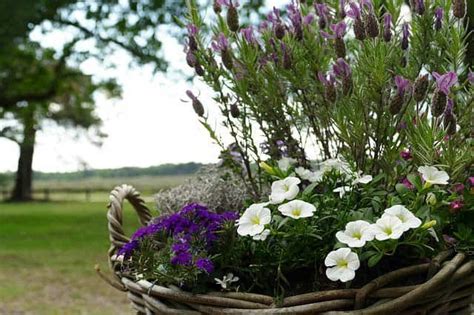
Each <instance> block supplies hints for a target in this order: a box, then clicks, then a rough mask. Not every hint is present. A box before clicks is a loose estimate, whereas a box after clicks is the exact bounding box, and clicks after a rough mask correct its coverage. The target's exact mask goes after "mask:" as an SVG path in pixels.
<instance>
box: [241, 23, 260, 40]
mask: <svg viewBox="0 0 474 315" xmlns="http://www.w3.org/2000/svg"><path fill="white" fill-rule="evenodd" d="M240 32H241V33H242V36H243V37H244V38H245V40H246V41H247V43H249V44H256V43H257V41H256V39H255V36H254V33H253V27H252V26H249V27H246V28H243V29H241V30H240Z"/></svg>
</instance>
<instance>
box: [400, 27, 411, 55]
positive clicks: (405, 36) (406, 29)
mask: <svg viewBox="0 0 474 315" xmlns="http://www.w3.org/2000/svg"><path fill="white" fill-rule="evenodd" d="M409 37H410V26H409V25H408V23H404V24H403V26H402V49H403V50H406V49H408V38H409Z"/></svg>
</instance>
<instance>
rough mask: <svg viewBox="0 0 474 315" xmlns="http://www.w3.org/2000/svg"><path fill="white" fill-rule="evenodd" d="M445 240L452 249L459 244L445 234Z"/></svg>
mask: <svg viewBox="0 0 474 315" xmlns="http://www.w3.org/2000/svg"><path fill="white" fill-rule="evenodd" d="M443 239H444V241H445V242H446V244H448V245H449V246H451V247H453V246H454V245H456V243H457V240H456V239H455V238H454V237H452V236H449V235H447V234H443Z"/></svg>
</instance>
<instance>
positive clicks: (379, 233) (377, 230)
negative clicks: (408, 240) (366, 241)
mask: <svg viewBox="0 0 474 315" xmlns="http://www.w3.org/2000/svg"><path fill="white" fill-rule="evenodd" d="M370 228H371V230H372V233H373V234H374V236H375V238H376V239H377V240H379V241H385V240H388V239H394V240H396V239H399V238H400V236H402V234H403V232H405V226H404V225H403V223H402V221H401V220H400V219H399V218H397V217H395V216H392V215H384V216H382V217H381V218H380V219H378V220H377V222H375V224H372V225H371V226H370Z"/></svg>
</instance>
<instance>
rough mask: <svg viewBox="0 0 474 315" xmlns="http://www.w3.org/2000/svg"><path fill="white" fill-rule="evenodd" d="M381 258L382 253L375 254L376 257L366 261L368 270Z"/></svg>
mask: <svg viewBox="0 0 474 315" xmlns="http://www.w3.org/2000/svg"><path fill="white" fill-rule="evenodd" d="M382 257H383V253H377V254H376V255H373V256H371V257H370V258H369V260H368V261H367V265H368V266H369V267H370V268H372V267H373V266H375V265H376V264H378V263H379V261H380V260H381V259H382Z"/></svg>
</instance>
